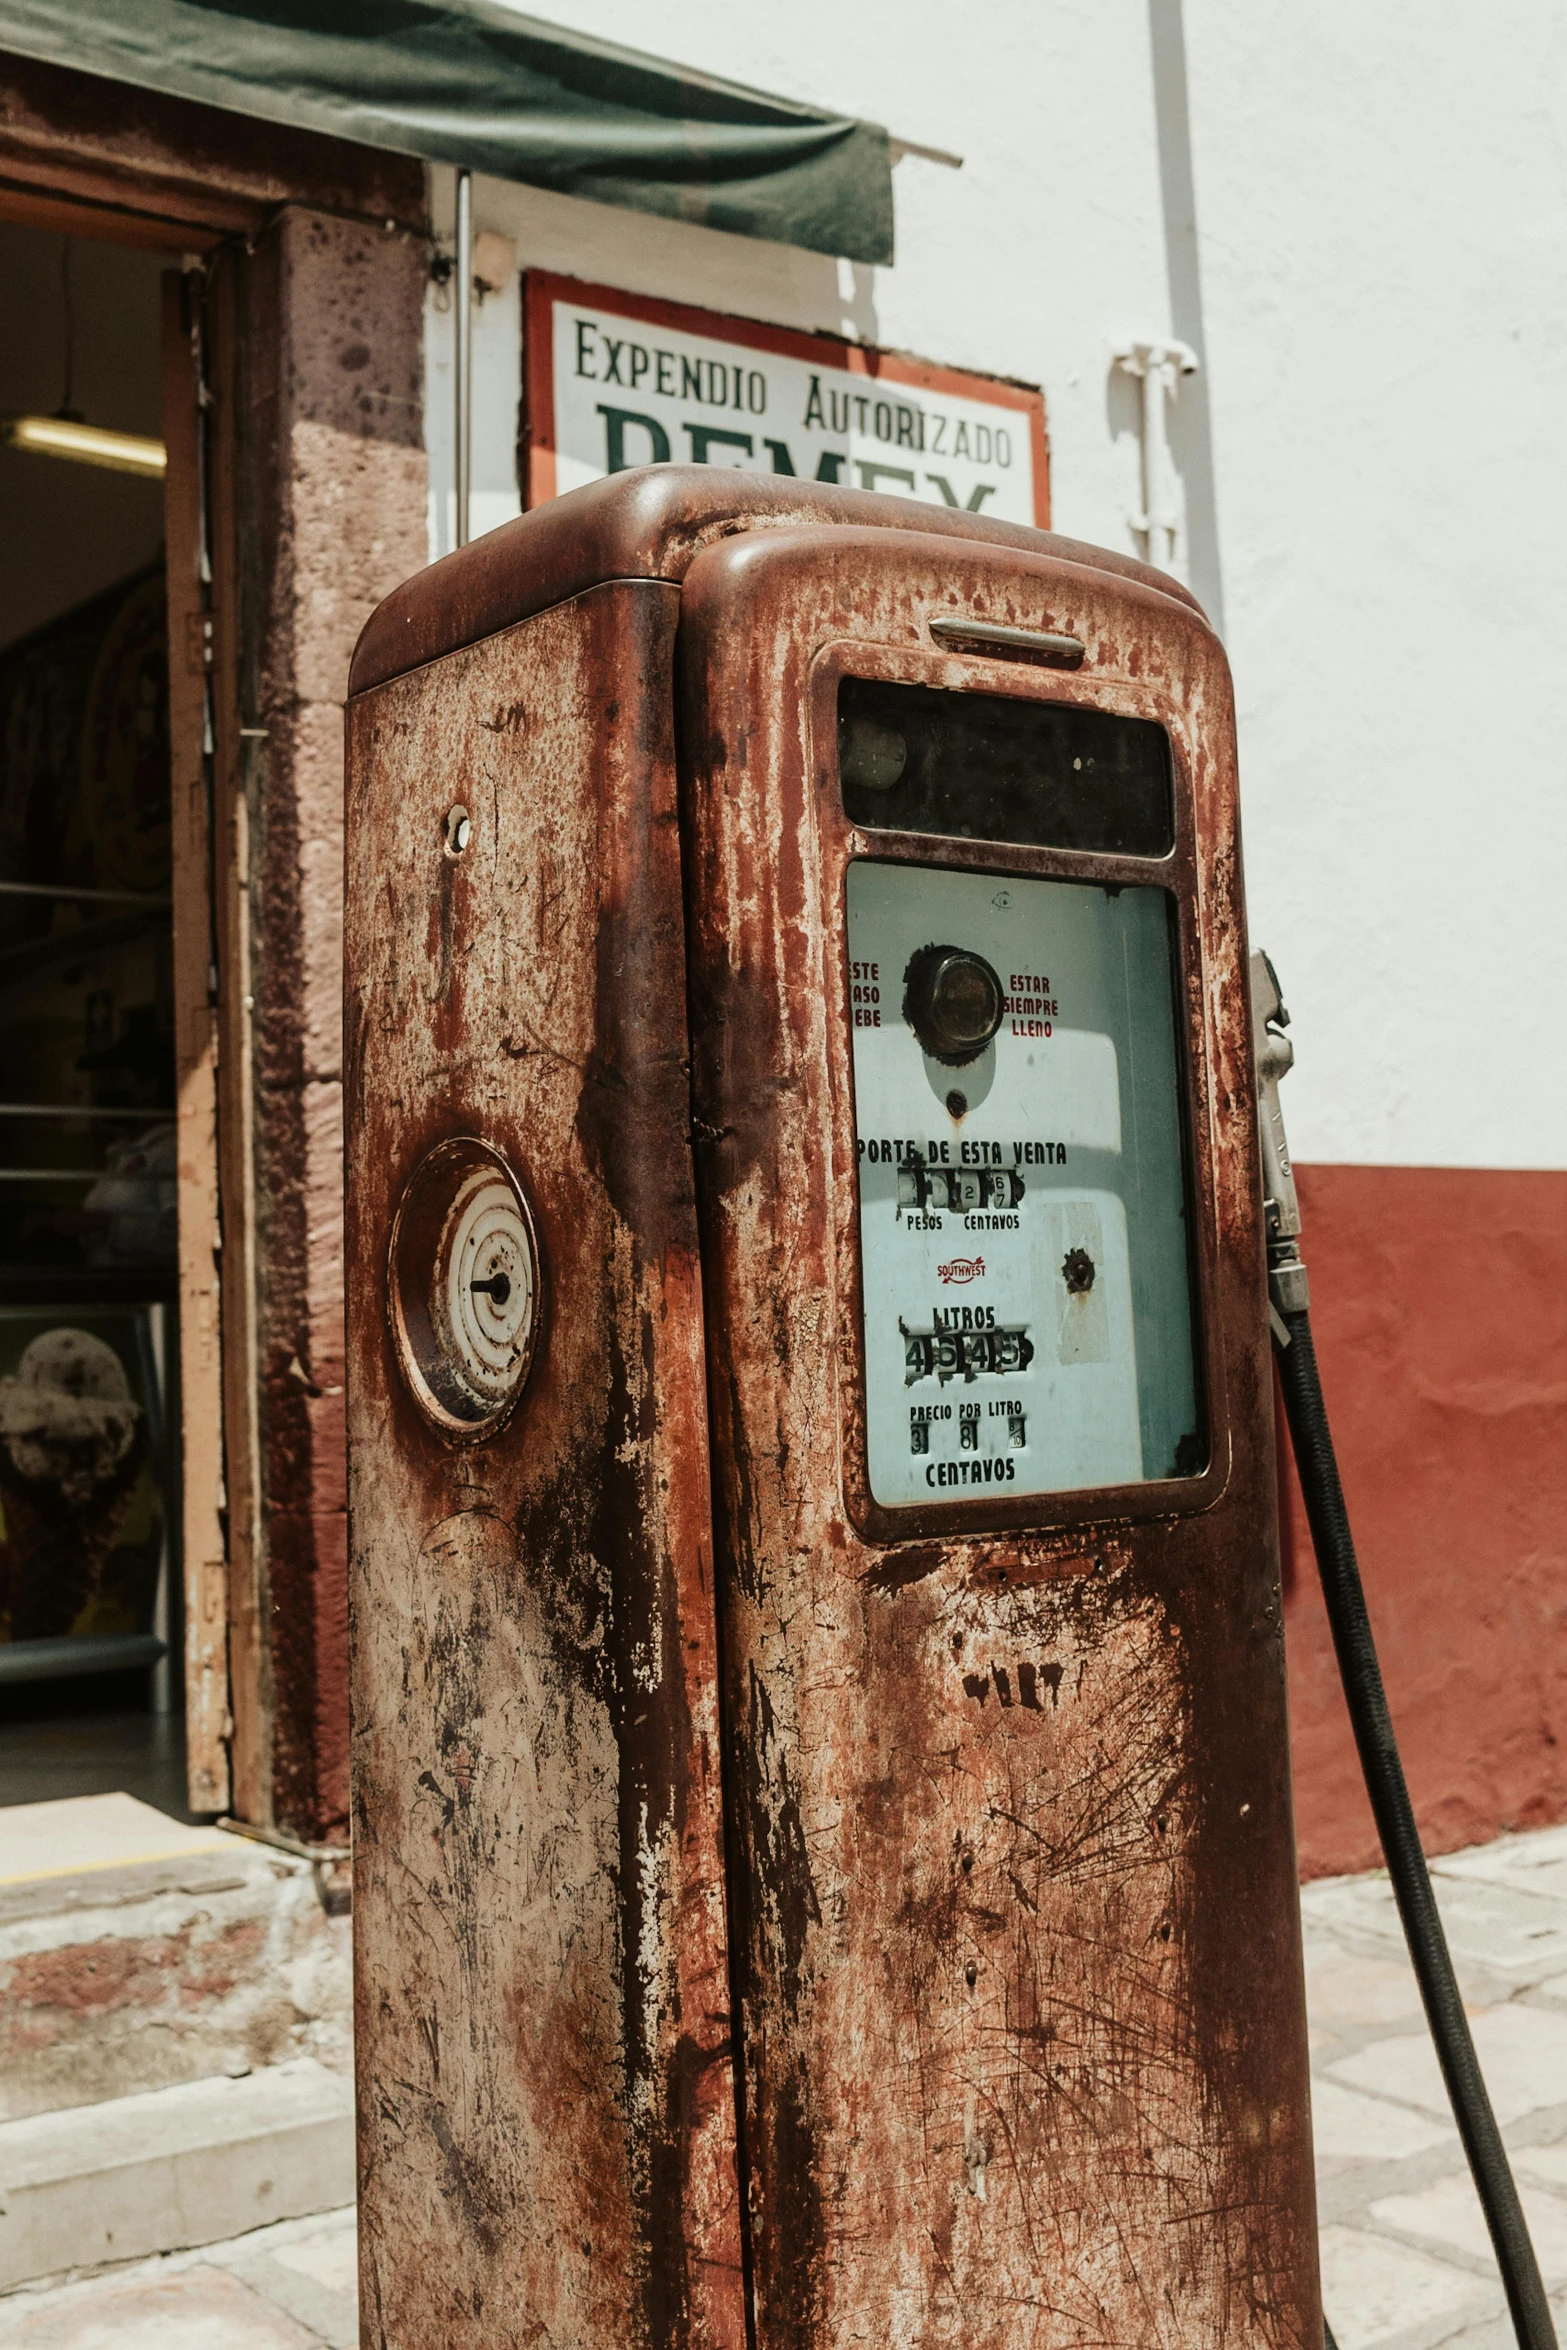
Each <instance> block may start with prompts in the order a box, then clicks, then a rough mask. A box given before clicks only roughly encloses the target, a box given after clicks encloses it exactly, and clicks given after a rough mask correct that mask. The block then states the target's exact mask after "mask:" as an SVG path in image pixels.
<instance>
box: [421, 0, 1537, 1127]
mask: <svg viewBox="0 0 1567 2350" xmlns="http://www.w3.org/2000/svg"><path fill="white" fill-rule="evenodd" d="M549 13H550V15H551V16H552V17H553V18H554V19H555V20H556V21H558V22H561V23H566V24H571V25H574V26H577V27H580V28H581V29H583V30H585V31H590V32H592V33H595V34H598V35H600V36H602V37H605V38H608V39H612V40H620V41H624V42H626V43H627V44H628V45H630V46H633V47H642V48H653V49H656V50H657V51H659V52H660V53H661V54H663V55H666V56H671V57H678V58H681V59H683V60H685V61H687V62H690V63H693V64H697V65H700V66H703V67H706V68H707V69H709V70H711V71H714V72H717V73H721V74H726V75H729V76H732V77H733V78H735V79H738V80H742V81H748V82H750V83H752V84H754V85H757V86H760V87H762V88H765V89H771V90H776V91H779V92H786V93H790V94H793V95H796V96H799V97H801V98H807V99H810V100H813V101H816V102H819V103H822V104H825V105H830V106H833V107H838V108H841V109H843V110H844V111H846V112H852V113H857V114H864V115H869V116H871V117H873V118H875V119H876V120H878V121H881V122H884V123H886V124H887V125H888V127H889V128H890V129H891V130H892V131H893V132H894V133H896V134H900V135H902V136H903V137H905V138H909V139H914V140H919V141H923V142H927V143H929V144H931V145H933V146H939V147H943V148H951V149H955V150H956V151H957V152H959V153H960V154H962V155H963V156H964V157H965V163H964V168H963V169H962V171H960V172H953V171H949V170H946V169H943V168H941V167H939V166H936V165H933V164H930V163H927V162H925V161H922V160H920V159H918V158H916V157H912V156H910V157H906V158H905V159H904V160H903V161H902V162H901V163H900V164H899V165H898V168H897V172H896V186H897V233H898V258H897V262H896V265H895V266H894V267H892V268H889V269H880V270H869V269H862V268H851V267H850V266H849V265H847V264H843V263H837V262H834V261H832V260H831V259H827V258H823V257H821V256H818V255H812V254H805V253H796V252H793V251H790V250H787V249H785V248H782V247H776V246H767V245H762V244H758V243H754V242H751V241H749V240H746V239H742V238H736V237H727V236H721V235H718V234H715V233H713V232H711V231H706V230H702V229H697V228H687V227H683V226H680V225H677V224H671V223H666V222H661V221H657V220H653V219H649V218H645V217H642V216H639V215H637V214H635V213H630V212H619V211H611V210H609V209H607V208H602V207H597V206H593V205H587V204H581V203H577V202H575V201H573V200H571V199H569V198H563V197H554V196H549V195H545V194H542V193H540V192H537V191H533V190H529V189H525V188H519V187H512V186H507V185H504V184H502V183H499V182H495V181H488V180H481V181H480V182H478V183H477V188H476V216H477V220H478V224H479V225H480V226H481V227H484V226H489V227H494V228H497V229H500V230H502V231H504V232H505V233H506V234H508V235H511V236H513V237H515V238H516V239H517V240H518V246H519V258H520V260H521V262H522V264H523V265H524V266H527V265H529V264H533V265H537V266H540V267H545V268H550V269H556V270H561V271H565V272H568V273H571V274H575V275H579V276H583V277H588V278H594V279H598V280H600V281H603V282H605V283H608V284H611V285H617V286H621V287H625V288H628V289H632V290H637V291H642V292H647V293H656V294H661V295H665V296H669V297H673V298H679V299H683V300H686V301H690V302H696V303H700V304H705V305H707V306H710V307H712V308H714V309H718V310H732V311H737V312H742V313H745V314H748V315H750V316H753V317H759V318H765V319H770V320H773V321H776V322H779V323H784V324H797V325H802V326H807V327H818V328H826V329H830V330H833V331H849V332H852V333H857V334H859V335H861V336H862V337H864V338H866V339H869V340H874V341H878V342H883V343H887V344H891V345H894V346H897V347H901V348H904V349H908V350H912V351H916V352H918V353H920V354H922V355H923V356H925V357H928V358H933V359H937V360H942V361H946V362H949V363H951V364H954V365H958V366H969V367H977V368H984V369H990V370H994V371H997V372H1000V373H1004V374H1009V375H1016V376H1021V377H1024V378H1026V379H1029V380H1032V381H1035V382H1039V383H1042V384H1043V386H1044V389H1045V399H1046V407H1047V413H1048V420H1049V428H1050V436H1051V448H1052V467H1051V472H1052V488H1053V498H1054V511H1055V519H1056V523H1057V526H1058V527H1059V528H1060V529H1062V530H1064V531H1068V532H1071V533H1073V534H1075V535H1079V536H1082V537H1085V538H1089V539H1095V540H1098V541H1100V542H1101V543H1103V544H1105V545H1108V546H1112V547H1121V548H1128V547H1132V548H1135V547H1136V546H1137V544H1138V542H1137V540H1136V539H1135V537H1134V534H1133V533H1132V531H1131V529H1130V527H1129V524H1128V516H1129V514H1130V513H1131V512H1132V510H1133V509H1134V508H1135V506H1136V504H1137V502H1138V497H1139V481H1138V449H1137V441H1136V437H1135V429H1134V427H1135V420H1136V411H1135V406H1134V402H1133V397H1132V387H1131V385H1130V384H1129V383H1128V382H1127V380H1126V379H1125V378H1124V377H1121V376H1119V375H1118V374H1116V373H1115V372H1114V371H1113V369H1112V366H1111V353H1112V351H1113V349H1114V347H1115V345H1116V343H1117V342H1118V341H1119V340H1121V339H1122V338H1123V336H1125V335H1126V334H1128V333H1129V332H1132V331H1136V330H1142V331H1145V332H1146V331H1152V332H1156V333H1159V332H1168V331H1172V330H1173V331H1174V332H1176V333H1178V334H1180V335H1182V336H1184V337H1185V339H1187V340H1188V341H1191V342H1193V343H1195V344H1197V345H1198V346H1199V347H1200V348H1201V349H1202V351H1203V354H1204V360H1205V367H1204V373H1203V378H1202V380H1201V384H1200V386H1196V387H1192V388H1191V389H1190V390H1189V392H1188V394H1187V395H1186V396H1185V397H1184V398H1183V401H1182V404H1181V408H1180V411H1179V412H1178V415H1177V420H1176V426H1175V434H1174V438H1175V443H1176V454H1177V459H1178V463H1179V466H1180V469H1181V473H1182V479H1183V483H1184V486H1185V492H1186V497H1187V505H1188V524H1189V531H1188V538H1189V545H1190V570H1191V577H1192V581H1193V584H1194V586H1195V587H1196V588H1197V590H1198V593H1199V594H1200V595H1202V596H1203V597H1204V600H1205V601H1206V602H1207V604H1208V606H1209V609H1210V612H1211V613H1212V614H1213V615H1214V617H1215V619H1216V620H1217V621H1218V622H1219V624H1220V625H1221V627H1222V630H1223V633H1224V636H1225V639H1226V642H1227V643H1228V646H1229V648H1230V654H1231V659H1232V662H1233V664H1234V669H1235V675H1236V687H1237V697H1238V702H1239V708H1240V725H1241V757H1242V775H1243V785H1244V805H1245V822H1246V853H1247V867H1248V879H1249V889H1250V898H1251V908H1252V921H1253V930H1254V935H1255V937H1256V938H1257V939H1258V940H1259V941H1260V942H1262V943H1264V944H1266V945H1267V946H1268V947H1269V949H1270V950H1271V952H1272V954H1273V956H1274V959H1275V962H1276V963H1277V965H1278V967H1279V970H1280V974H1281V977H1282V979H1283V981H1284V985H1285V990H1286V994H1287V996H1288V999H1289V1002H1290V1008H1291V1010H1292V1012H1293V1013H1294V1015H1295V1026H1294V1035H1295V1038H1296V1044H1297V1052H1298V1055H1299V1065H1298V1069H1297V1073H1296V1075H1295V1076H1294V1077H1292V1078H1291V1080H1290V1085H1289V1093H1288V1097H1287V1100H1288V1107H1289V1114H1290V1123H1291V1133H1292V1138H1293V1140H1294V1143H1295V1147H1296V1150H1297V1153H1298V1155H1299V1156H1300V1157H1301V1158H1303V1159H1316V1160H1338V1161H1361V1162H1368V1163H1373V1164H1404V1165H1421V1164H1425V1165H1457V1166H1462V1165H1471V1166H1497V1167H1528V1166H1548V1165H1560V1164H1563V1163H1567V1087H1564V1086H1563V1084H1562V1083H1561V1080H1560V1048H1559V1046H1558V1045H1557V1044H1556V1041H1555V1039H1556V1030H1557V1025H1558V1021H1557V1007H1558V1005H1559V1004H1560V1002H1561V1000H1562V997H1563V994H1564V990H1567V922H1564V921H1563V919H1562V915H1561V911H1560V899H1561V895H1562V884H1563V875H1564V871H1567V816H1564V813H1563V811H1564V805H1567V751H1564V747H1563V746H1564V730H1563V725H1562V722H1561V721H1560V719H1559V718H1558V716H1557V713H1556V679H1557V676H1558V674H1559V672H1560V669H1561V666H1562V663H1563V658H1564V648H1567V567H1564V566H1563V564H1562V563H1561V562H1560V560H1559V559H1558V554H1557V551H1558V550H1559V549H1560V548H1561V547H1562V546H1563V544H1564V543H1567V468H1564V466H1563V463H1562V454H1561V443H1562V439H1563V426H1562V424H1561V423H1560V422H1559V419H1561V418H1562V417H1563V416H1567V280H1564V276H1563V272H1562V267H1561V256H1562V254H1563V252H1564V250H1567V175H1564V173H1563V171H1562V167H1561V155H1562V151H1563V145H1564V133H1567V17H1564V15H1563V13H1562V12H1561V10H1560V9H1559V8H1558V7H1557V6H1555V5H1554V0H1516V5H1515V6H1514V7H1513V8H1512V9H1511V10H1509V11H1508V12H1507V13H1506V15H1505V17H1504V18H1501V19H1498V17H1497V16H1496V14H1495V12H1494V11H1490V10H1486V9H1484V8H1483V7H1482V6H1481V5H1479V0H1449V4H1448V5H1447V6H1446V7H1444V8H1443V9H1441V10H1438V11H1436V12H1435V13H1434V14H1433V12H1432V11H1430V10H1429V9H1428V8H1425V7H1422V6H1420V5H1417V0H1382V5H1381V6H1380V7H1378V8H1377V9H1373V10H1370V11H1367V10H1366V9H1365V8H1364V7H1360V6H1355V5H1352V0H1319V4H1318V5H1317V6H1315V7H1314V8H1312V9H1310V10H1305V11H1295V12H1290V11H1287V10H1285V9H1282V8H1278V7H1268V8H1257V7H1256V6H1255V5H1254V4H1252V0H1187V5H1186V7H1185V10H1184V24H1183V22H1182V13H1181V10H1180V8H1179V5H1178V0H993V4H992V5H991V6H990V7H989V8H987V9H985V10H978V11H971V12H968V13H967V14H964V13H963V12H954V11H953V10H951V9H950V8H948V7H944V6H937V5H935V4H934V0H902V4H901V5H899V6H897V7H893V6H891V5H889V0H879V4H878V5H876V6H874V7H869V6H867V7H862V8H860V9H844V8H843V7H842V6H841V5H830V4H829V0H796V5H795V6H794V7H792V8H791V9H789V10H788V11H779V10H770V9H764V8H761V7H760V6H758V5H756V0H751V4H750V5H747V6H744V7H736V6H735V5H734V4H733V0H672V4H671V5H669V6H667V7H666V8H664V9H663V10H662V11H660V12H659V14H658V17H657V20H656V23H655V21H654V20H652V19H650V18H649V17H648V14H647V12H646V9H645V8H641V7H634V6H633V5H632V4H631V0H551V7H550V10H549ZM1183 66H1184V74H1183ZM1183 81H1184V88H1185V91H1186V93H1187V96H1188V98H1189V106H1188V105H1186V104H1183V97H1182V89H1183ZM1187 117H1189V139H1188V138H1187V136H1186V135H1185V134H1184V131H1183V118H1187ZM1188 158H1189V160H1188ZM1193 199H1194V202H1193ZM435 201H436V207H437V220H438V221H443V220H447V219H449V217H450V210H451V175H450V174H449V173H445V174H442V173H437V174H436V195H435ZM1193 210H1195V232H1194V229H1193V220H1192V214H1193ZM517 340H518V337H517V318H516V305H515V301H514V300H512V299H509V298H507V297H500V298H496V299H493V300H492V301H490V302H487V303H486V304H485V306H484V309H483V312H482V314H481V319H480V327H479V334H478V345H477V352H478V355H477V362H476V387H477V403H476V452H475V483H476V490H477V498H476V505H475V516H474V519H475V523H476V525H477V526H479V527H490V526H491V525H492V524H493V523H495V522H497V521H500V520H502V519H504V517H505V515H506V513H508V512H513V511H515V510H516V487H515V471H514V443H515V435H516V407H517V398H518V381H519V378H518V349H517ZM449 348H450V324H449V320H448V319H446V318H441V317H435V316H433V315H432V318H431V322H430V342H429V356H430V361H431V374H430V395H431V413H430V427H431V456H432V471H433V473H434V475H435V478H436V479H437V480H438V481H444V480H446V479H447V478H448V477H449V470H450V454H449V451H450V438H449V436H450V379H449V368H448V356H447V355H448V353H449ZM443 371H444V372H443ZM432 519H433V531H432V543H433V544H434V545H436V546H439V545H444V544H445V543H448V540H449V512H448V513H442V514H437V515H435V516H433V518H432Z"/></svg>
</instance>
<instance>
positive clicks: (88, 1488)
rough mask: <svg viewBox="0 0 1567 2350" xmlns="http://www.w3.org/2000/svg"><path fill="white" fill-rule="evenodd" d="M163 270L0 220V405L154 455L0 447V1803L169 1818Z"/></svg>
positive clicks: (179, 1770) (173, 1770)
mask: <svg viewBox="0 0 1567 2350" xmlns="http://www.w3.org/2000/svg"><path fill="white" fill-rule="evenodd" d="M166 267H167V262H166V260H165V259H163V258H162V257H160V256H158V255H156V254H153V253H146V252H139V251H135V250H131V249H127V248H125V247H121V246H115V245H106V244H97V243H93V242H89V241H87V240H85V239H80V238H73V237H66V236H60V235H55V234H50V233H46V232H45V231H43V230H40V229H37V228H33V227H28V226H22V225H19V224H15V223H9V222H4V221H0V316H3V317H4V318H5V319H6V321H7V322H8V331H7V332H6V334H5V336H4V337H3V339H0V416H4V417H6V418H17V417H24V418H38V419H42V420H45V422H46V423H47V422H48V421H49V420H56V419H58V420H63V421H65V422H66V423H72V422H75V423H77V424H84V425H86V426H89V427H97V428H101V429H102V430H103V431H105V432H106V433H110V434H118V435H133V436H138V437H139V438H140V439H142V440H143V441H144V442H146V443H147V444H150V445H151V446H150V447H148V448H147V449H145V450H144V451H143V452H142V455H141V458H140V461H139V466H140V469H138V461H137V459H136V453H135V451H134V450H131V449H128V448H127V447H125V446H123V445H121V446H119V447H118V450H117V451H116V450H115V449H114V448H112V447H109V448H106V447H105V445H102V444H100V445H98V446H97V448H96V452H95V454H96V458H97V460H98V461H92V462H89V461H85V459H86V458H88V457H91V456H93V455H94V450H93V449H92V448H91V447H90V446H84V443H83V440H82V436H80V435H77V436H75V441H76V446H75V448H74V450H71V451H70V452H69V453H65V454H62V453H59V452H58V450H51V449H50V447H49V446H48V443H49V441H50V438H51V436H50V434H49V433H48V431H41V432H37V431H35V432H33V433H31V434H29V433H27V432H21V433H16V432H15V431H12V432H11V433H10V434H9V436H8V437H7V438H6V439H5V441H4V442H3V443H0V511H3V512H4V514H5V518H6V527H5V532H4V537H3V541H0V1804H8V1803H19V1802H35V1801H39V1800H44V1799H48V1798H51V1797H55V1796H65V1795H82V1794H95V1793H100V1792H106V1791H109V1790H112V1789H126V1790H128V1791H129V1792H131V1793H133V1794H136V1795H140V1796H142V1797H143V1798H144V1799H145V1800H147V1801H149V1802H153V1803H156V1804H158V1805H159V1806H160V1807H161V1808H163V1809H165V1810H168V1811H171V1812H174V1813H177V1814H179V1815H180V1816H185V1765H184V1752H183V1743H182V1738H181V1724H180V1707H181V1703H182V1675H181V1670H180V1654H181V1621H180V1598H179V1594H180V1582H181V1578H180V1570H179V1556H178V1546H179V1538H180V1521H181V1511H180V1501H179V1488H178V1474H179V1439H178V1430H179V1426H180V1414H179V1405H178V1376H179V1368H178V1367H179V1343H178V1294H179V1289H178V1257H177V1229H176V1197H177V1151H176V1128H175V1002H174V958H173V928H172V914H171V822H170V814H171V802H170V750H169V659H168V619H167V610H168V607H167V600H166V589H165V580H164V488H163V482H162V480H161V478H160V476H159V474H158V472H157V470H156V468H155V456H156V448H157V444H158V443H159V439H160V435H161V432H162V422H161V390H160V378H161V327H160V302H161V294H160V278H161V274H162V271H163V270H164V268H166ZM53 437H54V439H55V440H56V441H59V440H60V439H61V438H63V439H64V440H65V441H66V442H67V443H69V442H70V441H71V440H72V438H73V436H72V435H70V434H66V435H64V436H60V435H55V436H53ZM105 454H108V455H110V456H111V457H115V459H116V461H115V462H114V463H112V464H105V463H104V462H102V461H101V460H102V459H103V457H104V456H105Z"/></svg>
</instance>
